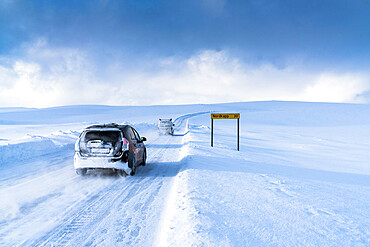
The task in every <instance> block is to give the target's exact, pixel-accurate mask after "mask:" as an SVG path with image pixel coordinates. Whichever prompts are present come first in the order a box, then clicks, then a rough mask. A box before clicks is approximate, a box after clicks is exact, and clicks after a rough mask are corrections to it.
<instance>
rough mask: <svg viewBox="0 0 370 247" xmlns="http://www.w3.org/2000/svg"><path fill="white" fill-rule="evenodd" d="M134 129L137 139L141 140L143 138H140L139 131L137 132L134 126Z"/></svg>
mask: <svg viewBox="0 0 370 247" xmlns="http://www.w3.org/2000/svg"><path fill="white" fill-rule="evenodd" d="M132 130H133V131H134V134H135V138H136V140H138V141H140V140H141V138H140V135H139V133H137V131H136V130H135V129H134V128H132Z"/></svg>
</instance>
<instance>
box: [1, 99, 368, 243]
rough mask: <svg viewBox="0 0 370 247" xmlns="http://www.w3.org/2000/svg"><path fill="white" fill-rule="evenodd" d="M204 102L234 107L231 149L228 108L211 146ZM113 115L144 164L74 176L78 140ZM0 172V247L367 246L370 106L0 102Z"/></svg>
mask: <svg viewBox="0 0 370 247" xmlns="http://www.w3.org/2000/svg"><path fill="white" fill-rule="evenodd" d="M211 112H232V113H234V112H240V113H241V119H240V128H241V129H240V151H237V150H236V120H214V127H215V129H214V147H210V113H211ZM160 117H163V118H165V117H172V118H173V119H175V124H176V126H175V127H176V128H175V135H174V136H163V135H159V134H158V133H157V121H158V118H160ZM109 122H117V123H127V124H130V125H132V126H134V127H135V128H136V129H137V130H138V132H139V134H140V135H141V136H145V137H147V139H148V141H147V143H146V146H147V150H148V161H147V166H145V167H140V168H138V170H137V173H136V175H135V176H127V177H121V176H117V175H114V174H99V173H97V174H92V175H89V176H85V177H79V176H78V175H76V174H75V171H74V169H73V154H74V142H75V141H76V139H77V138H78V136H79V134H80V132H81V131H82V129H83V128H84V127H86V126H88V125H90V124H95V123H109ZM0 181H1V183H0V246H370V105H368V104H327V103H302V102H247V103H229V104H214V105H184V106H147V107H118V106H93V105H90V106H63V107H54V108H44V109H30V108H0Z"/></svg>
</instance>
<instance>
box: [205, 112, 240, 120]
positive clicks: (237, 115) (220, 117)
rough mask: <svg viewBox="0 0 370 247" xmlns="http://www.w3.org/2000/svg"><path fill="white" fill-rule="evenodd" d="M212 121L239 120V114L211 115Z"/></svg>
mask: <svg viewBox="0 0 370 247" xmlns="http://www.w3.org/2000/svg"><path fill="white" fill-rule="evenodd" d="M211 118H212V119H239V118H240V113H215V114H211Z"/></svg>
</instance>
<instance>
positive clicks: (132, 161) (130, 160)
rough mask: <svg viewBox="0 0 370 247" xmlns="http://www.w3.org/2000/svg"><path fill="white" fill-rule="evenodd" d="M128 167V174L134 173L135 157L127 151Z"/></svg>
mask: <svg viewBox="0 0 370 247" xmlns="http://www.w3.org/2000/svg"><path fill="white" fill-rule="evenodd" d="M128 167H129V168H131V172H130V175H131V176H133V175H135V172H136V159H135V155H133V154H132V153H129V154H128Z"/></svg>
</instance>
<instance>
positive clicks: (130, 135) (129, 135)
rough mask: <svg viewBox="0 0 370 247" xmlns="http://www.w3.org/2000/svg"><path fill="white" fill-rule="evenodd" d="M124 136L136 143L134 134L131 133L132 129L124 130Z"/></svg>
mask: <svg viewBox="0 0 370 247" xmlns="http://www.w3.org/2000/svg"><path fill="white" fill-rule="evenodd" d="M126 134H127V137H128V138H129V139H130V140H131V141H136V140H137V139H136V136H135V134H134V132H133V131H132V129H131V128H130V127H129V128H127V129H126Z"/></svg>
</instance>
